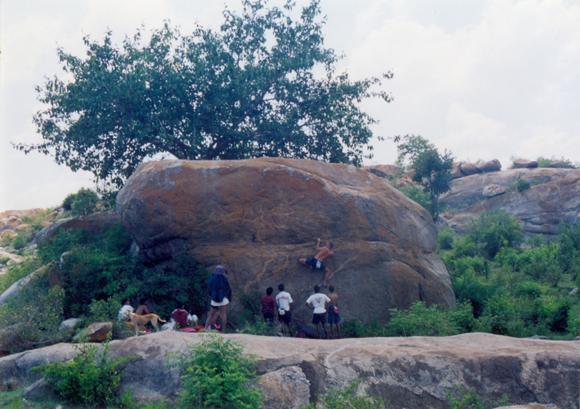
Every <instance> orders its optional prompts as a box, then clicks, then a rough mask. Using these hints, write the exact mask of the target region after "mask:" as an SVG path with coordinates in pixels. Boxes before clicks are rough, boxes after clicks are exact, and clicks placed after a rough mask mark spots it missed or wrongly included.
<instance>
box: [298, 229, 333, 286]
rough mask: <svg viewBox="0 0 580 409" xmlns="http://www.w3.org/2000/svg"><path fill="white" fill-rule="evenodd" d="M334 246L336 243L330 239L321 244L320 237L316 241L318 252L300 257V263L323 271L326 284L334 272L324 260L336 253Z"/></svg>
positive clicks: (323, 280)
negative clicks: (311, 255) (333, 249)
mask: <svg viewBox="0 0 580 409" xmlns="http://www.w3.org/2000/svg"><path fill="white" fill-rule="evenodd" d="M333 247H334V245H333V244H332V243H331V242H330V241H329V242H327V243H326V244H325V245H324V246H321V245H320V239H318V240H317V241H316V254H315V255H314V256H313V257H301V258H299V259H298V262H299V263H300V264H302V265H304V266H307V267H310V268H311V269H312V270H314V271H321V272H322V273H323V278H322V282H323V284H324V285H328V282H329V280H330V279H331V277H332V274H333V273H332V271H330V269H329V268H328V267H327V266H326V264H325V263H324V260H326V259H327V258H328V257H330V256H332V255H333V254H334V253H333V251H332V248H333Z"/></svg>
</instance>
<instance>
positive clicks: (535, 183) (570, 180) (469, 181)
mask: <svg viewBox="0 0 580 409" xmlns="http://www.w3.org/2000/svg"><path fill="white" fill-rule="evenodd" d="M518 180H524V181H527V182H529V184H530V188H529V189H527V190H524V191H522V192H519V191H518V190H517V188H516V183H517V182H518ZM441 204H442V205H443V206H445V207H446V208H447V210H446V211H445V212H444V213H443V214H442V219H443V220H444V221H446V222H447V224H448V225H450V226H451V227H453V228H454V229H456V230H458V231H460V232H463V231H465V230H466V228H467V227H468V226H469V225H470V223H471V221H472V220H474V219H476V218H477V217H479V215H480V214H481V213H483V212H487V211H493V210H504V211H506V212H507V213H509V214H511V215H512V216H514V217H516V218H517V219H518V220H519V221H520V222H521V223H522V227H523V229H524V231H525V232H527V233H541V234H557V233H558V232H559V230H560V228H561V225H562V224H563V223H579V222H580V169H548V168H539V169H527V168H523V169H511V170H506V171H503V172H494V173H485V174H477V175H472V176H467V177H463V178H460V179H455V180H454V181H453V182H452V184H451V190H450V191H449V192H448V193H447V194H446V195H444V196H443V197H442V198H441Z"/></svg>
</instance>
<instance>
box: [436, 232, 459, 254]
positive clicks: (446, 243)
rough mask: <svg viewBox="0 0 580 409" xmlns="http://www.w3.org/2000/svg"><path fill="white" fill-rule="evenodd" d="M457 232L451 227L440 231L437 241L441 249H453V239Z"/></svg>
mask: <svg viewBox="0 0 580 409" xmlns="http://www.w3.org/2000/svg"><path fill="white" fill-rule="evenodd" d="M454 236H455V233H454V232H453V230H451V229H450V228H445V229H442V230H441V231H439V234H438V235H437V243H438V244H439V248H440V249H441V250H451V249H452V248H453V239H454Z"/></svg>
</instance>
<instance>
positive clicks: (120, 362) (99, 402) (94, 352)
mask: <svg viewBox="0 0 580 409" xmlns="http://www.w3.org/2000/svg"><path fill="white" fill-rule="evenodd" d="M108 352H109V344H108V343H105V344H104V346H103V348H102V349H99V348H98V347H97V346H94V345H88V344H84V345H82V346H80V347H79V353H78V354H77V355H76V356H75V357H74V358H73V359H71V360H70V361H67V362H57V363H52V364H48V365H44V366H41V367H38V371H40V372H42V374H43V376H44V378H45V380H46V382H47V383H48V384H49V385H50V386H51V387H52V388H53V389H54V391H55V393H56V394H57V395H58V396H59V397H60V398H62V399H64V400H65V401H67V402H70V403H73V404H82V405H88V406H99V407H109V406H110V405H113V404H115V403H117V402H118V400H119V394H118V393H119V387H120V383H121V371H122V367H123V366H124V365H125V364H127V363H128V362H129V361H131V360H133V359H134V358H128V357H123V358H117V359H111V358H110V357H109V355H108Z"/></svg>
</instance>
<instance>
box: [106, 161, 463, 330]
mask: <svg viewBox="0 0 580 409" xmlns="http://www.w3.org/2000/svg"><path fill="white" fill-rule="evenodd" d="M117 211H118V212H119V214H120V216H121V218H122V220H123V223H124V225H125V227H126V228H127V230H128V231H129V233H130V234H131V235H132V236H133V238H134V239H135V241H136V242H137V244H138V246H139V251H140V254H141V255H143V256H144V257H146V258H147V259H148V260H149V261H150V262H153V263H155V262H160V261H162V260H164V259H168V258H171V257H174V256H175V255H176V254H179V253H181V252H186V253H188V254H189V255H191V256H193V257H194V258H195V259H196V260H198V261H199V262H201V263H202V264H204V265H206V266H215V265H217V264H225V265H226V266H227V267H228V270H229V273H230V282H231V284H232V286H233V289H234V298H235V297H236V295H235V294H238V296H239V295H240V294H241V293H253V292H256V291H259V292H263V290H264V288H265V287H267V286H276V285H277V284H278V283H280V282H284V283H286V286H287V289H289V291H290V292H291V293H292V295H293V297H294V299H295V300H296V302H295V304H294V307H295V316H296V315H297V316H298V317H299V318H300V317H301V318H302V319H306V317H308V316H309V315H310V311H307V309H306V307H305V306H303V304H304V300H305V299H306V297H307V296H308V295H309V294H310V293H311V291H312V286H313V285H315V284H317V283H320V282H321V278H322V275H321V273H319V272H313V271H311V270H309V269H307V268H305V267H303V266H301V265H299V264H298V262H297V259H298V258H299V257H305V256H312V255H313V253H314V251H315V248H314V246H315V242H316V239H317V238H318V237H320V238H322V239H323V240H327V239H329V240H332V241H333V242H334V244H335V255H334V256H333V257H332V258H331V259H329V260H328V263H327V264H328V267H329V268H330V269H331V270H332V271H334V277H333V279H332V283H333V284H334V285H336V286H337V288H338V291H339V292H342V295H341V297H342V306H343V307H342V311H343V313H344V317H345V318H346V319H353V318H356V319H360V320H364V321H368V320H380V321H385V320H387V319H388V309H389V308H392V307H398V308H406V307H408V306H410V305H411V304H412V303H414V302H416V301H418V300H423V301H425V302H427V303H439V304H443V305H453V304H454V295H453V291H452V289H451V284H450V280H449V276H448V273H447V270H446V269H445V266H444V265H443V263H442V261H441V259H440V258H439V256H438V255H437V254H436V252H435V249H436V241H435V235H436V230H435V226H434V225H433V223H432V221H431V217H430V215H429V213H428V212H427V211H426V210H425V209H423V208H422V207H420V206H419V205H417V204H416V203H414V202H412V201H411V200H409V199H407V198H406V197H405V196H404V195H403V194H402V193H400V192H399V191H398V190H396V189H394V188H393V187H392V186H391V185H390V184H388V183H387V182H386V181H385V180H384V179H382V178H380V177H377V176H374V175H372V174H371V173H369V172H368V171H365V170H364V169H358V168H355V167H354V166H350V165H342V164H328V163H322V162H317V161H310V160H290V159H269V158H263V159H254V160H240V161H178V160H173V161H159V162H149V163H146V164H144V165H142V166H140V167H139V169H138V170H137V171H136V172H135V174H133V176H131V177H130V178H129V180H128V181H127V183H126V185H125V187H124V188H123V189H122V190H121V191H120V192H119V194H118V196H117ZM233 307H234V308H236V303H235V302H234V305H233Z"/></svg>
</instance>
